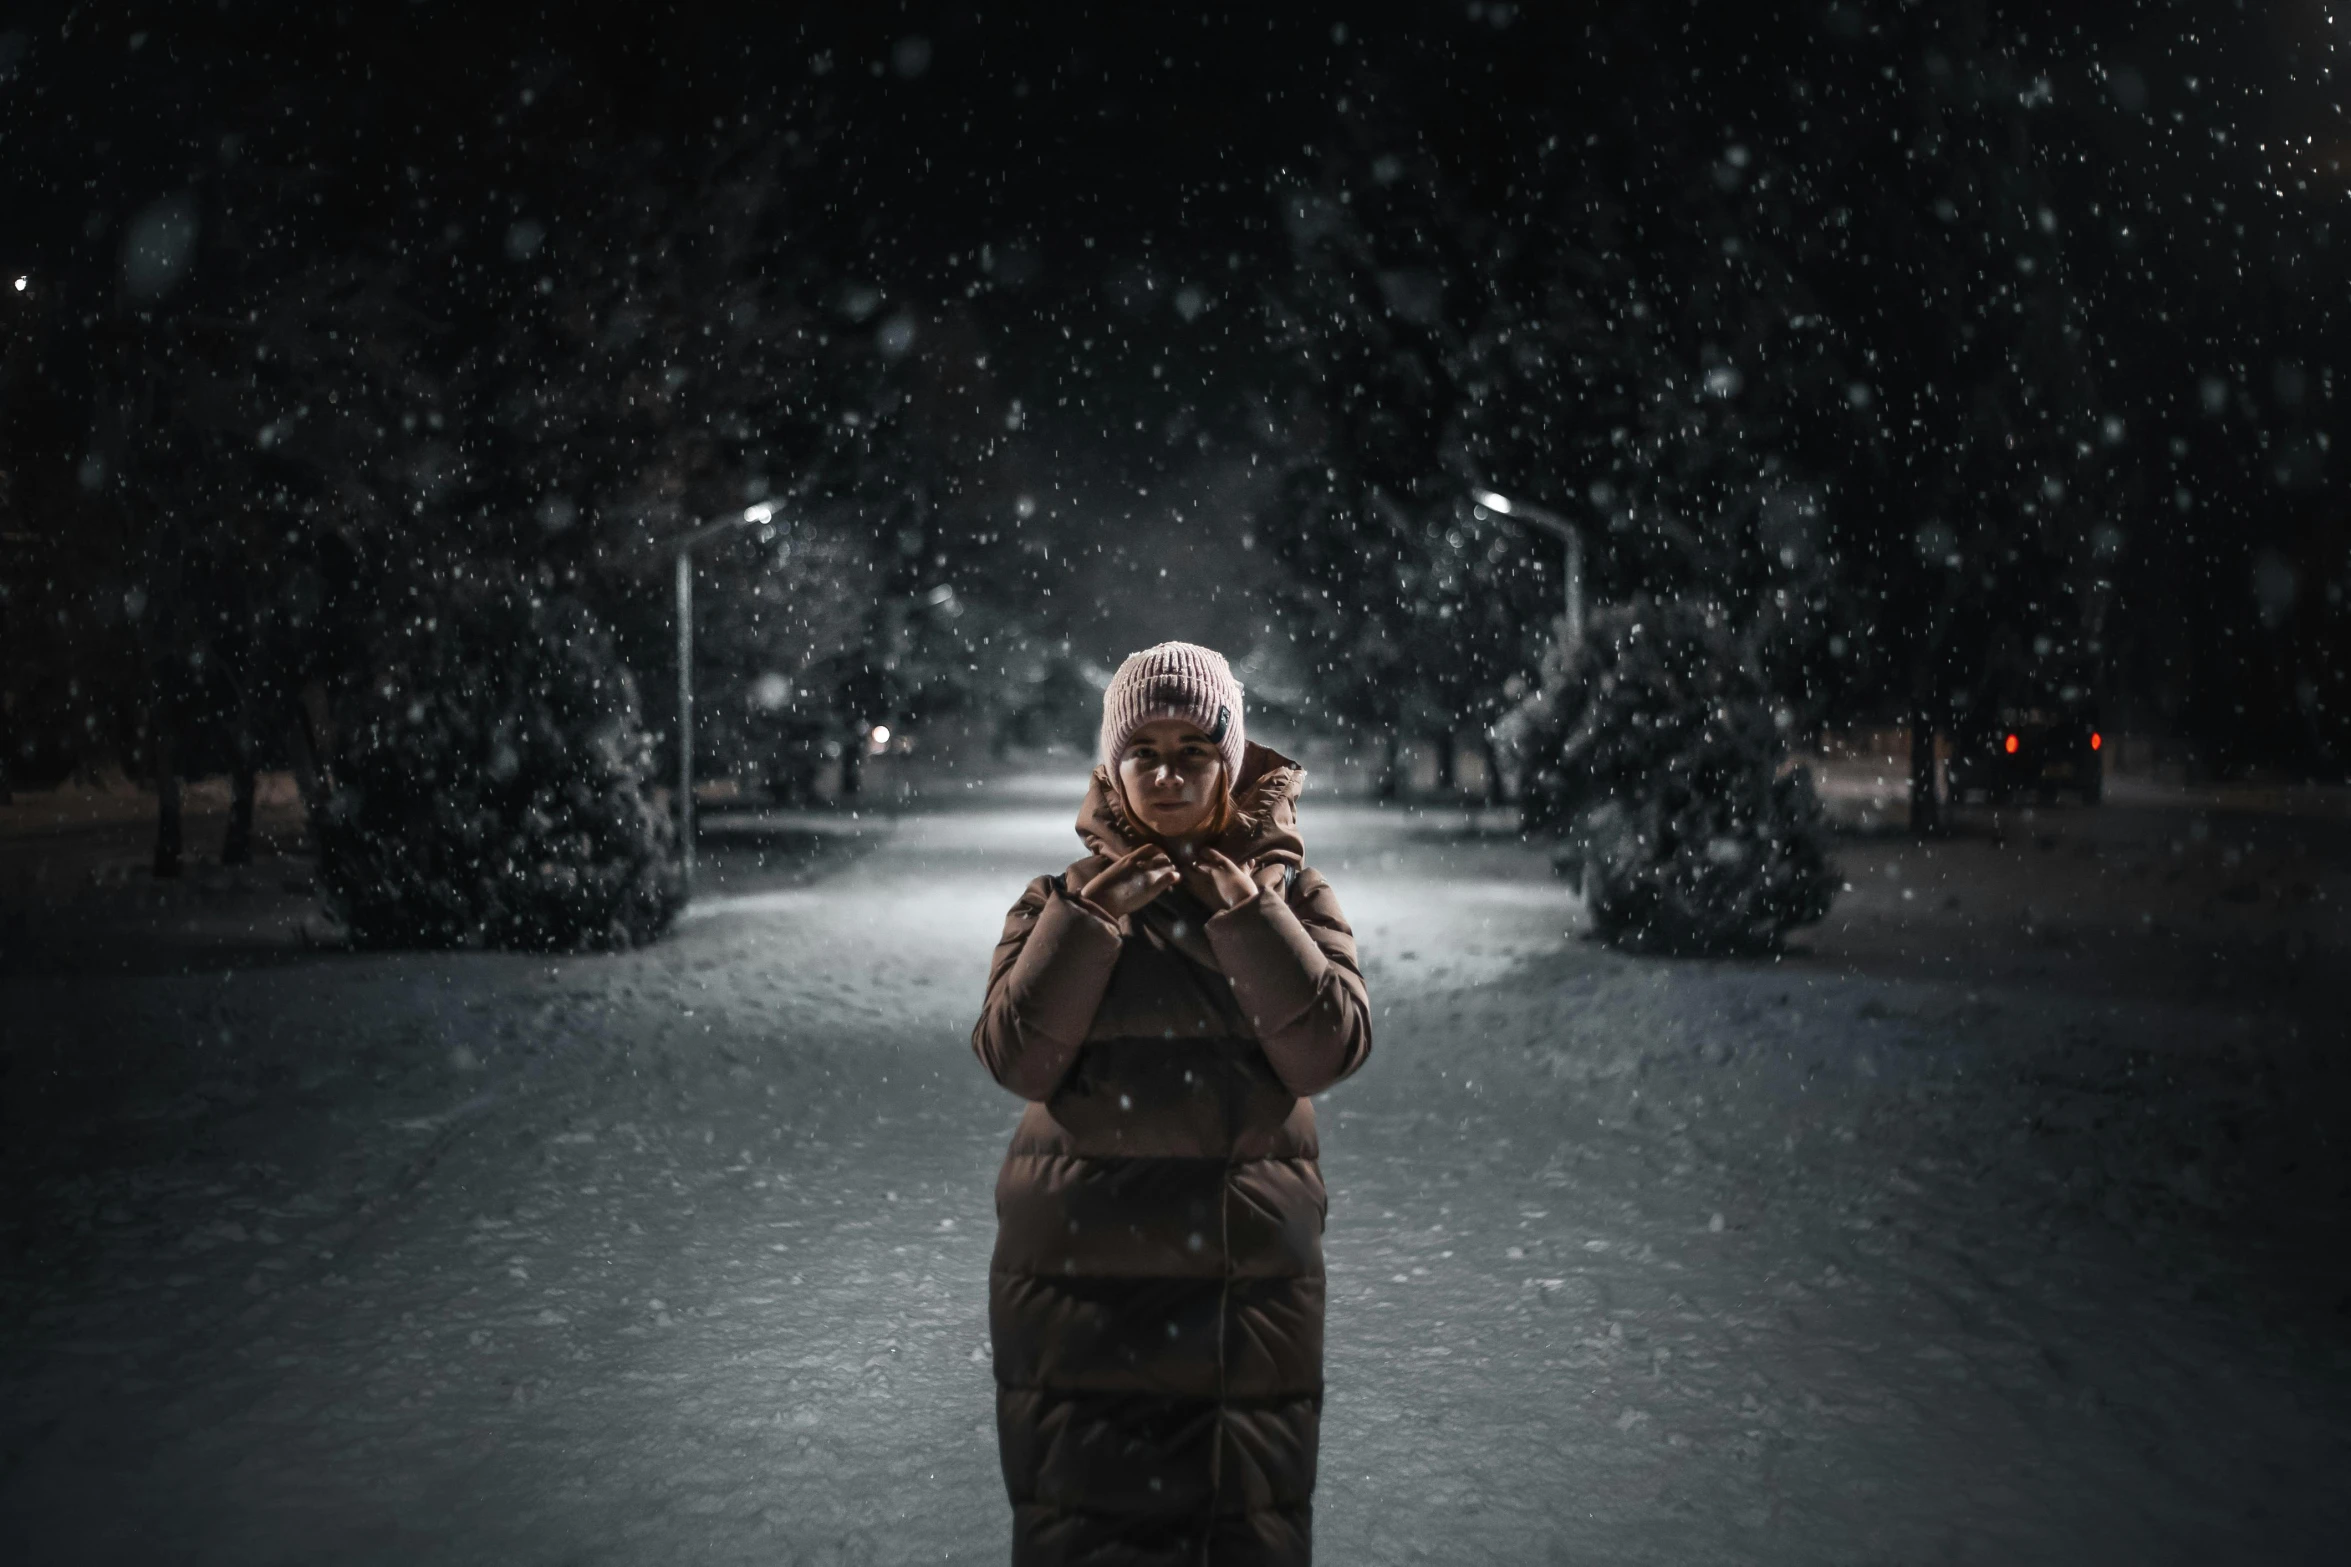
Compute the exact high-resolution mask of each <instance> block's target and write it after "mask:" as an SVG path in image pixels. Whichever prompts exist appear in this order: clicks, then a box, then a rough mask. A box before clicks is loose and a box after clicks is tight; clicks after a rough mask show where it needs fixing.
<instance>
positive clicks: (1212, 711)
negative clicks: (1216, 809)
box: [1102, 642, 1245, 790]
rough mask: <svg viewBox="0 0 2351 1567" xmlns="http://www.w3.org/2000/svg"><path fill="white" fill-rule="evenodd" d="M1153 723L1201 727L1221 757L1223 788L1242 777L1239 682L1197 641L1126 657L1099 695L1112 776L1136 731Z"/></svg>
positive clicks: (1105, 751) (1220, 656) (1166, 644)
mask: <svg viewBox="0 0 2351 1567" xmlns="http://www.w3.org/2000/svg"><path fill="white" fill-rule="evenodd" d="M1155 718H1180V719H1183V720H1185V721H1186V722H1188V723H1193V724H1197V725H1199V726H1200V732H1201V733H1202V734H1204V735H1206V736H1207V737H1208V738H1209V739H1211V740H1213V741H1215V742H1216V746H1217V749H1218V750H1219V751H1221V752H1222V753H1223V755H1224V783H1225V788H1226V789H1228V790H1229V789H1231V788H1232V787H1233V786H1234V785H1235V784H1236V783H1237V782H1238V781H1239V780H1240V777H1241V746H1242V742H1243V740H1244V738H1245V737H1244V736H1243V734H1242V732H1241V682H1239V681H1238V680H1235V679H1234V678H1233V671H1232V667H1231V666H1230V665H1228V664H1227V663H1225V661H1224V655H1223V654H1222V653H1218V652H1215V651H1213V650H1211V649H1209V648H1204V647H1202V646H1200V645H1199V644H1198V643H1196V642H1162V643H1160V644H1159V646H1157V647H1147V648H1145V649H1143V651H1142V652H1140V653H1129V654H1128V655H1127V661H1126V662H1125V663H1123V664H1121V665H1119V666H1118V673H1117V674H1115V675H1112V676H1111V677H1110V684H1109V685H1108V686H1107V687H1105V688H1104V690H1103V692H1102V765H1103V766H1105V767H1107V768H1109V769H1110V771H1111V773H1112V775H1113V776H1115V775H1116V774H1117V772H1118V759H1119V756H1120V755H1121V753H1123V752H1124V751H1125V750H1126V748H1127V741H1129V740H1130V739H1132V738H1134V733H1135V731H1136V730H1138V729H1140V728H1142V727H1143V726H1144V725H1145V724H1147V723H1149V722H1151V720H1153V719H1155Z"/></svg>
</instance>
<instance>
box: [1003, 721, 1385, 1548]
mask: <svg viewBox="0 0 2351 1567" xmlns="http://www.w3.org/2000/svg"><path fill="white" fill-rule="evenodd" d="M1301 777H1302V774H1301V772H1300V770H1299V768H1298V766H1297V765H1296V764H1295V763H1293V762H1290V761H1289V760H1287V759H1286V758H1284V757H1282V756H1279V755H1277V754H1276V753H1274V752H1272V751H1270V750H1267V749H1265V748H1264V747H1261V746H1257V745H1251V746H1249V747H1248V750H1247V754H1246V756H1245V758H1244V761H1243V766H1242V772H1241V787H1240V788H1239V789H1238V790H1236V791H1235V803H1236V805H1237V806H1238V808H1239V809H1238V813H1237V819H1236V821H1235V823H1234V826H1233V828H1232V829H1231V831H1229V832H1228V833H1227V834H1226V835H1225V836H1224V837H1223V838H1222V839H1220V840H1219V842H1218V845H1217V847H1219V848H1220V849H1222V850H1223V851H1224V852H1225V853H1227V854H1229V855H1231V856H1232V857H1233V858H1234V859H1235V860H1236V861H1238V862H1240V863H1241V864H1243V865H1248V864H1251V863H1256V864H1260V865H1262V864H1279V865H1282V866H1283V867H1285V870H1286V872H1287V874H1286V876H1285V877H1284V878H1283V879H1282V880H1281V882H1280V883H1279V884H1277V885H1276V886H1273V887H1268V888H1266V889H1265V890H1264V891H1261V892H1260V893H1259V895H1258V896H1257V897H1256V898H1254V899H1253V900H1251V901H1250V902H1248V903H1244V904H1242V905H1241V906H1240V907H1238V908H1235V909H1229V910H1224V911H1221V912H1218V913H1215V914H1213V915H1211V914H1209V913H1208V911H1207V910H1206V909H1205V908H1204V907H1203V906H1202V905H1201V904H1200V903H1199V902H1198V901H1197V900H1195V899H1194V898H1192V897H1191V896H1190V895H1189V894H1188V893H1187V892H1186V891H1185V890H1184V889H1183V888H1182V887H1180V886H1179V887H1177V888H1175V889H1173V890H1171V891H1170V892H1168V893H1166V894H1165V895H1163V896H1162V897H1161V898H1159V899H1158V901H1156V902H1154V903H1153V904H1151V905H1150V906H1149V907H1148V908H1145V909H1143V910H1141V911H1139V912H1137V913H1136V914H1134V915H1131V916H1129V917H1128V918H1126V919H1124V920H1120V921H1117V922H1115V923H1113V922H1112V921H1110V920H1108V919H1106V918H1105V917H1104V916H1103V915H1101V914H1100V913H1099V912H1098V911H1096V910H1094V908H1093V907H1092V905H1090V904H1087V903H1084V902H1082V901H1081V900H1080V899H1079V898H1077V897H1076V896H1075V894H1076V892H1077V890H1078V889H1081V888H1083V887H1084V886H1085V885H1086V883H1087V882H1088V881H1090V880H1091V879H1092V878H1093V877H1094V876H1095V875H1096V874H1097V873H1098V872H1100V871H1101V869H1102V868H1103V867H1104V866H1105V865H1107V864H1108V863H1109V860H1110V859H1111V858H1113V857H1115V856H1117V855H1119V854H1122V853H1124V852H1126V850H1127V849H1129V848H1131V847H1132V846H1133V845H1134V844H1135V843H1136V842H1138V841H1140V840H1139V839H1138V837H1137V835H1136V833H1135V831H1134V828H1133V827H1132V825H1131V824H1130V823H1129V822H1128V821H1127V820H1126V819H1125V817H1124V816H1123V815H1122V814H1121V813H1120V811H1119V809H1118V795H1117V790H1116V788H1115V786H1114V785H1113V784H1112V782H1111V779H1110V775H1109V774H1108V772H1107V771H1104V770H1101V769H1097V770H1096V772H1095V775H1094V782H1093V786H1092V788H1091V789H1090V790H1089V791H1088V794H1087V799H1086V804H1085V806H1084V808H1083V810H1082V811H1081V812H1080V815H1079V820H1078V833H1079V836H1080V837H1081V838H1082V839H1083V840H1084V841H1085V844H1086V846H1087V848H1089V849H1090V850H1092V851H1094V852H1093V853H1092V854H1091V855H1090V856H1089V857H1088V858H1086V859H1083V860H1080V861H1079V862H1078V863H1076V864H1075V865H1072V866H1071V867H1069V869H1068V870H1067V871H1066V872H1064V873H1063V874H1062V875H1060V876H1057V877H1054V876H1040V877H1038V878H1037V879H1036V880H1035V881H1033V882H1031V883H1030V884H1029V887H1028V890H1027V891H1026V892H1024V893H1022V894H1021V897H1020V901H1019V902H1018V903H1016V904H1014V905H1013V907H1012V912H1011V914H1010V915H1009V917H1007V919H1006V920H1005V924H1004V936H1003V939H1002V941H1000V942H999V943H998V945H997V947H996V955H995V962H994V965H993V967H992V969H991V971H990V973H989V977H988V998H987V1005H986V1007H985V1009H984V1010H983V1011H982V1013H981V1015H980V1021H979V1025H978V1027H977V1028H976V1029H974V1030H973V1033H972V1048H973V1049H974V1050H975V1051H977V1052H978V1054H979V1057H980V1059H981V1060H982V1061H983V1062H984V1063H986V1065H987V1068H988V1070H989V1071H990V1072H991V1073H993V1074H994V1075H995V1078H996V1080H997V1081H998V1082H1000V1083H1002V1084H1003V1085H1004V1086H1005V1087H1007V1088H1010V1089H1011V1090H1013V1092H1015V1093H1017V1094H1019V1095H1021V1096H1022V1097H1023V1098H1025V1099H1028V1100H1029V1101H1031V1103H1030V1104H1029V1107H1028V1109H1027V1111H1026V1112H1025V1113H1024V1114H1023V1115H1022V1116H1021V1121H1020V1126H1019V1129H1018V1130H1017V1131H1016V1132H1014V1134H1013V1139H1012V1147H1011V1150H1010V1152H1008V1153H1007V1154H1006V1156H1005V1159H1004V1167H1003V1171H1002V1173H1001V1174H1000V1175H999V1176H998V1178H997V1182H996V1213H997V1220H998V1228H997V1235H996V1252H995V1257H994V1261H993V1263H992V1265H991V1267H990V1270H989V1311H988V1326H989V1332H990V1337H991V1338H992V1340H993V1343H994V1351H995V1371H996V1428H997V1437H998V1441H999V1444H1000V1447H1001V1453H1002V1458H1003V1463H1004V1483H1005V1486H1006V1488H1007V1490H1008V1491H1009V1492H1010V1494H1011V1498H1012V1506H1013V1550H1012V1559H1013V1562H1014V1563H1015V1567H1061V1564H1065V1563H1067V1564H1075V1563H1081V1562H1082V1563H1088V1564H1098V1567H1124V1564H1130V1563H1134V1564H1141V1563H1154V1564H1158V1563H1166V1564H1170V1567H1172V1564H1175V1563H1184V1564H1188V1567H1196V1564H1201V1563H1213V1564H1217V1567H1234V1564H1241V1563H1249V1564H1259V1563H1264V1564H1274V1563H1283V1564H1290V1563H1296V1564H1304V1563H1306V1562H1307V1561H1308V1560H1309V1559H1310V1557H1311V1553H1312V1546H1311V1542H1312V1511H1311V1505H1310V1504H1311V1500H1312V1495H1313V1491H1314V1464H1315V1449H1316V1443H1317V1433H1318V1429H1319V1425H1320V1420H1321V1415H1322V1324H1323V1265H1322V1228H1323V1219H1324V1215H1325V1212H1326V1209H1327V1207H1328V1203H1327V1199H1326V1198H1325V1196H1324V1192H1323V1185H1322V1173H1321V1170H1320V1169H1319V1168H1318V1166H1317V1164H1316V1158H1317V1155H1318V1151H1319V1150H1318V1148H1317V1144H1316V1140H1315V1129H1314V1110H1313V1107H1312V1106H1311V1105H1309V1104H1308V1103H1307V1102H1306V1100H1307V1096H1308V1095H1310V1094H1315V1093H1319V1092H1320V1091H1322V1090H1323V1089H1325V1088H1327V1087H1329V1086H1330V1085H1331V1084H1333V1083H1335V1082H1337V1081H1338V1080H1339V1079H1341V1078H1343V1077H1345V1076H1347V1074H1349V1073H1350V1072H1353V1071H1354V1070H1355V1069H1356V1068H1357V1067H1359V1066H1361V1065H1362V1064H1363V1061H1364V1058H1365V1057H1366V1056H1367V1055H1368V1054H1369V1053H1370V1051H1371V1023H1370V1008H1369V1004H1368V1002H1367V1001H1366V999H1365V994H1364V988H1363V977H1362V974H1361V973H1360V971H1359V970H1358V969H1357V967H1356V961H1355V938H1354V935H1353V933H1352V932H1351V931H1349V929H1348V928H1347V922H1346V920H1345V919H1344V918H1343V917H1342V916H1341V915H1340V913H1339V905H1338V900H1337V899H1336V898H1335V897H1334V896H1333V895H1332V893H1331V889H1330V886H1329V884H1328V883H1327V882H1325V881H1324V880H1323V879H1322V878H1321V877H1320V876H1318V875H1316V874H1315V873H1314V872H1313V871H1311V870H1308V869H1305V868H1304V865H1303V862H1302V858H1301V849H1302V846H1301V844H1300V842H1299V839H1298V834H1297V815H1296V805H1295V802H1296V797H1297V790H1298V784H1299V782H1300V779H1301Z"/></svg>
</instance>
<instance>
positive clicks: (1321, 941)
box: [1208, 870, 1371, 1098]
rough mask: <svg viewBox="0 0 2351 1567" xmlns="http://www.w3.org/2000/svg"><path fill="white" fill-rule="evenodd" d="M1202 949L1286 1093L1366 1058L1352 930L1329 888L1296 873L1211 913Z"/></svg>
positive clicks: (1364, 999) (1366, 1022) (1365, 1010)
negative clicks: (1286, 883) (1286, 884)
mask: <svg viewBox="0 0 2351 1567" xmlns="http://www.w3.org/2000/svg"><path fill="white" fill-rule="evenodd" d="M1208 944H1209V946H1210V947H1212V948H1213V949H1214V950H1215V952H1216V960H1217V963H1218V964H1219V966H1221V967H1222V968H1223V969H1224V972H1225V977H1226V978H1228V979H1230V980H1231V981H1232V982H1233V994H1234V996H1235V997H1236V998H1237V999H1238V1000H1239V1001H1240V1003H1241V1010H1242V1011H1243V1012H1244V1013H1246V1014H1247V1015H1248V1017H1249V1019H1250V1021H1251V1022H1252V1023H1254V1024H1255V1025H1256V1027H1257V1040H1258V1044H1259V1045H1260V1046H1261V1047H1263V1049H1264V1051H1265V1056H1266V1059H1267V1060H1268V1061H1270V1062H1272V1063H1273V1069H1274V1072H1275V1074H1276V1075H1277V1076H1279V1077H1280V1078H1281V1080H1282V1082H1283V1084H1284V1085H1285V1086H1287V1087H1288V1088H1289V1090H1290V1091H1291V1092H1292V1093H1294V1094H1297V1095H1298V1096H1299V1097H1300V1098H1304V1097H1306V1096H1307V1095H1309V1094H1319V1093H1321V1092H1322V1091H1323V1090H1324V1089H1326V1088H1328V1087H1330V1086H1331V1084H1333V1083H1335V1082H1337V1081H1339V1079H1341V1078H1343V1077H1345V1076H1347V1075H1348V1074H1349V1073H1350V1072H1353V1071H1354V1070H1355V1069H1356V1068H1357V1067H1359V1066H1361V1065H1363V1063H1364V1060H1365V1058H1367V1057H1368V1056H1370V1054H1371V999H1370V997H1369V996H1368V995H1367V994H1366V993H1365V991H1364V988H1363V973H1362V971H1361V970H1360V969H1359V968H1357V967H1356V963H1355V932H1354V931H1352V930H1350V929H1349V928H1348V926H1347V918H1346V916H1345V915H1343V914H1341V913H1340V912H1339V900H1338V897H1337V895H1336V894H1334V893H1333V892H1332V891H1331V885H1330V883H1329V882H1326V881H1324V880H1323V879H1322V878H1321V877H1320V876H1318V875H1316V874H1315V873H1314V872H1312V871H1307V870H1302V871H1299V872H1297V873H1296V875H1295V880H1294V882H1293V884H1292V886H1291V888H1290V890H1289V892H1288V894H1287V896H1285V895H1284V893H1283V892H1282V891H1281V890H1279V889H1276V888H1272V887H1268V888H1266V889H1264V890H1262V891H1260V892H1259V893H1258V894H1257V896H1256V897H1254V898H1252V899H1250V900H1249V901H1248V902H1247V903H1244V904H1242V905H1240V906H1239V907H1238V908H1232V909H1227V910H1225V911H1224V912H1223V913H1221V914H1217V915H1212V916H1211V917H1210V918H1209V921H1208Z"/></svg>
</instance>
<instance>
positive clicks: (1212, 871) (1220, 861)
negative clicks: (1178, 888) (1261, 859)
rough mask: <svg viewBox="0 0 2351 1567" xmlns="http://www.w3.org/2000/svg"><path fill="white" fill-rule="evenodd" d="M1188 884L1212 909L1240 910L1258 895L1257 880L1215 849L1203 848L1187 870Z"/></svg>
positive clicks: (1195, 894) (1185, 869)
mask: <svg viewBox="0 0 2351 1567" xmlns="http://www.w3.org/2000/svg"><path fill="white" fill-rule="evenodd" d="M1183 876H1184V885H1185V886H1186V887H1187V888H1189V889H1190V890H1191V893H1192V896H1193V897H1195V898H1198V899H1199V900H1200V901H1201V902H1202V903H1205V904H1207V905H1208V906H1209V907H1210V908H1212V909H1237V908H1239V907H1240V906H1241V905H1242V904H1244V903H1247V902H1248V901H1249V900H1250V899H1252V898H1254V897H1256V896H1257V880H1256V878H1254V877H1252V876H1251V875H1250V874H1249V873H1248V872H1247V871H1245V870H1243V869H1242V868H1241V867H1240V866H1238V865H1235V864H1234V863H1233V862H1232V861H1231V860H1230V859H1228V858H1226V857H1225V856H1224V855H1223V854H1221V853H1219V852H1218V851H1217V850H1215V849H1202V850H1200V852H1199V853H1197V854H1195V855H1194V856H1193V857H1192V860H1191V863H1190V864H1188V865H1186V866H1185V867H1184V871H1183Z"/></svg>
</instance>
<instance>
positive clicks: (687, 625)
mask: <svg viewBox="0 0 2351 1567" xmlns="http://www.w3.org/2000/svg"><path fill="white" fill-rule="evenodd" d="M775 514H776V509H775V502H773V501H760V502H757V503H756V504H754V505H750V506H746V507H744V508H743V510H742V511H741V512H740V513H739V514H738V515H735V516H732V517H721V518H719V519H717V520H716V521H715V522H706V523H704V524H703V525H702V526H701V527H699V528H696V529H694V530H693V531H692V532H690V533H687V534H684V535H682V536H680V537H679V538H678V539H677V541H676V545H677V552H678V561H677V574H678V865H679V869H680V871H681V872H682V874H683V877H684V881H685V895H686V896H687V897H688V898H691V897H693V896H694V546H695V545H697V544H701V543H704V542H705V541H707V540H710V539H714V538H717V537H718V536H719V535H720V534H722V533H731V532H733V531H734V530H735V529H737V528H741V527H756V526H759V525H760V524H763V523H767V522H772V521H774V520H775Z"/></svg>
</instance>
